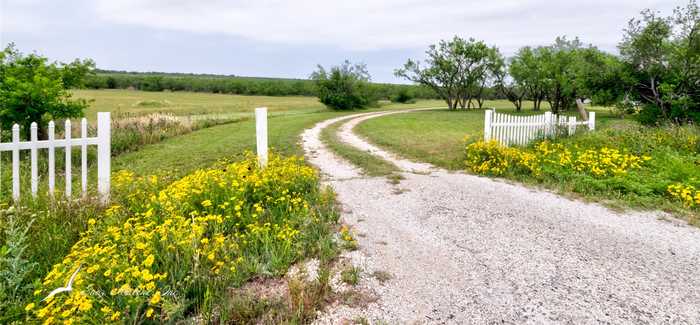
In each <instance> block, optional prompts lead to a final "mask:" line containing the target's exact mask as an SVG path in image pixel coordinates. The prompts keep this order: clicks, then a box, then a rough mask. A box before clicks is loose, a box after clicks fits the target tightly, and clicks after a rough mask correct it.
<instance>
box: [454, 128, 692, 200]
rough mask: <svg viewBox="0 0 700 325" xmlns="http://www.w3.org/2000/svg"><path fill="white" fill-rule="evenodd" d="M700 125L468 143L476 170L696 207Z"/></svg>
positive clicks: (468, 163) (599, 195) (617, 196)
mask: <svg viewBox="0 0 700 325" xmlns="http://www.w3.org/2000/svg"><path fill="white" fill-rule="evenodd" d="M699 139H700V129H699V128H697V127H694V126H685V127H677V126H675V127H674V126H666V127H662V128H645V127H641V126H632V127H627V128H622V127H618V128H608V129H605V130H603V131H598V132H591V133H586V134H581V135H577V136H574V137H570V138H565V139H557V140H542V141H539V142H537V143H535V144H533V145H531V146H529V147H525V148H519V147H510V148H507V147H502V146H500V145H499V144H498V143H496V142H486V143H485V142H483V141H479V142H475V143H471V144H468V145H467V149H466V156H465V157H466V159H465V164H466V166H467V168H468V169H469V170H471V171H473V172H475V173H479V174H490V175H499V176H504V177H509V178H515V179H518V180H521V181H531V182H536V183H541V184H546V185H552V186H556V187H558V188H565V189H566V190H568V191H573V192H577V193H581V194H585V195H588V196H592V197H597V198H604V199H606V200H613V199H616V200H623V201H628V202H629V203H628V204H634V205H642V206H645V207H649V208H658V207H659V206H668V207H672V208H674V209H678V210H683V208H682V205H680V206H679V205H674V204H673V202H678V201H680V202H683V203H684V204H685V206H686V207H693V206H695V205H694V204H695V203H694V200H695V199H696V196H697V191H696V190H695V189H696V188H698V187H700V181H699V180H700V169H699V168H697V166H698V164H699V163H700V141H699Z"/></svg>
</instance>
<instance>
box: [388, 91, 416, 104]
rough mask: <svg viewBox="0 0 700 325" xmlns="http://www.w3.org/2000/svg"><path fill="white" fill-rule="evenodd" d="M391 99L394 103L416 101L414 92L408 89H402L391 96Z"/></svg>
mask: <svg viewBox="0 0 700 325" xmlns="http://www.w3.org/2000/svg"><path fill="white" fill-rule="evenodd" d="M391 101H392V102H394V103H401V104H412V103H415V102H416V99H415V94H414V93H413V92H410V91H408V89H400V90H399V92H398V93H396V95H394V96H393V97H391Z"/></svg>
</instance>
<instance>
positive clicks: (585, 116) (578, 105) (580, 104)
mask: <svg viewBox="0 0 700 325" xmlns="http://www.w3.org/2000/svg"><path fill="white" fill-rule="evenodd" d="M576 108H578V115H580V116H581V119H582V120H584V121H588V112H587V111H586V106H585V105H584V104H583V101H582V100H581V99H580V98H576Z"/></svg>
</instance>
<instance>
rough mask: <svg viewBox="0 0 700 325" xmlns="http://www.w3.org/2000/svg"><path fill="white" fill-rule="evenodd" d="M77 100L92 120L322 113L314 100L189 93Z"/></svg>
mask: <svg viewBox="0 0 700 325" xmlns="http://www.w3.org/2000/svg"><path fill="white" fill-rule="evenodd" d="M73 94H74V96H75V97H76V98H84V99H88V100H91V101H92V103H91V104H90V108H89V109H88V110H87V111H86V112H85V113H86V116H87V117H88V118H89V119H91V120H92V119H94V118H95V116H96V115H97V112H112V113H113V114H117V115H119V114H137V115H144V114H149V113H157V112H163V113H171V114H174V115H198V114H211V113H217V114H218V113H250V112H253V111H254V109H255V108H256V107H261V106H266V107H267V108H268V111H269V112H270V113H283V112H295V113H299V112H314V111H324V110H326V108H325V106H323V104H321V103H320V102H319V101H318V99H316V98H315V97H301V96H294V97H277V96H275V97H273V96H240V95H223V94H209V93H192V92H147V91H136V90H74V91H73Z"/></svg>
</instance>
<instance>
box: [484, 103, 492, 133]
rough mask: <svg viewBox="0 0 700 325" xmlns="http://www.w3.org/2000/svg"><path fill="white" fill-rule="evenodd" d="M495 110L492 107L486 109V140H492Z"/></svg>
mask: <svg viewBox="0 0 700 325" xmlns="http://www.w3.org/2000/svg"><path fill="white" fill-rule="evenodd" d="M493 112H494V111H492V110H490V109H487V110H486V111H484V113H485V114H484V141H489V140H491V122H493Z"/></svg>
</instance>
